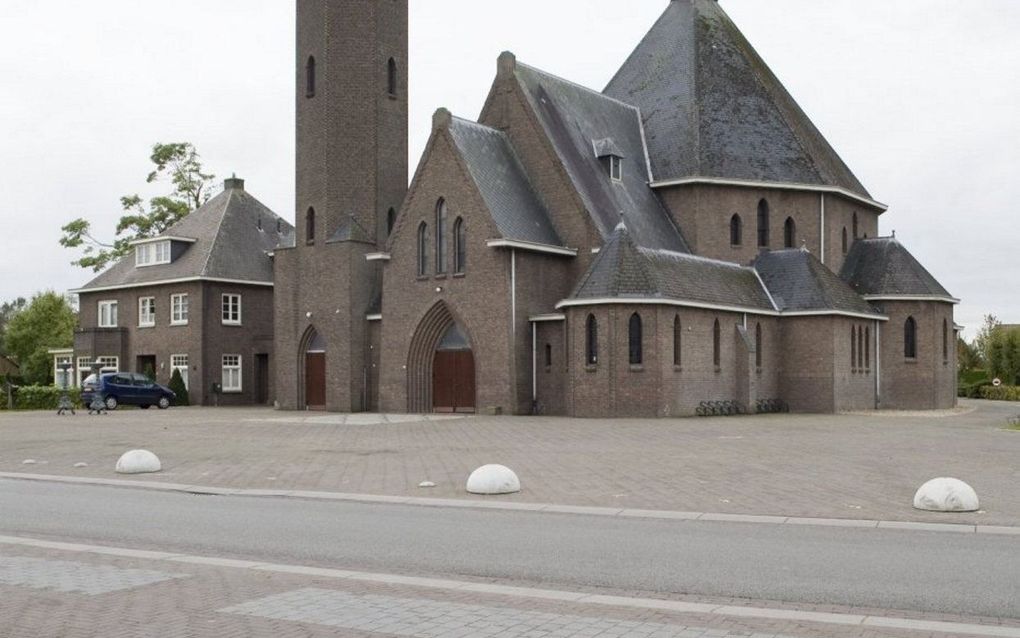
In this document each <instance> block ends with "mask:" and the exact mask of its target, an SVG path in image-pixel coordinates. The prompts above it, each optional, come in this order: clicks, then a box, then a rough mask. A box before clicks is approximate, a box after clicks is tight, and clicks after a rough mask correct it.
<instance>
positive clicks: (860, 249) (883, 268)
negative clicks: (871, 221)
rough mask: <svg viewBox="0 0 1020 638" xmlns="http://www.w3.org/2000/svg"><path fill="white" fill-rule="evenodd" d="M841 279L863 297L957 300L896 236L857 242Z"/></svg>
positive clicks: (844, 265)
mask: <svg viewBox="0 0 1020 638" xmlns="http://www.w3.org/2000/svg"><path fill="white" fill-rule="evenodd" d="M839 276H840V278H841V279H843V281H845V282H847V283H848V284H849V285H850V287H851V288H853V289H854V290H855V291H856V292H857V293H858V294H860V295H870V296H878V297H890V296H891V297H934V298H939V299H945V300H953V297H952V295H950V294H949V292H948V291H946V289H945V288H943V287H942V284H940V283H939V282H938V281H937V280H936V279H935V277H933V276H932V275H931V273H929V272H928V271H927V270H926V269H925V267H924V266H922V265H921V263H920V262H919V261H917V259H915V258H914V256H913V255H911V254H910V252H909V251H908V250H907V249H906V248H905V247H904V246H903V244H901V243H900V242H898V241H896V238H895V237H876V238H873V239H856V240H854V243H853V246H852V247H851V248H850V252H849V253H848V254H847V256H846V260H845V261H844V262H843V268H842V269H841V270H840V273H839ZM954 301H955V300H954Z"/></svg>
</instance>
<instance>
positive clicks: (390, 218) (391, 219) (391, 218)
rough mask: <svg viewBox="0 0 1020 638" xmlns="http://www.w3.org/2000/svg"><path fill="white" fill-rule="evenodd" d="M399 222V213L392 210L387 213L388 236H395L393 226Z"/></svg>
mask: <svg viewBox="0 0 1020 638" xmlns="http://www.w3.org/2000/svg"><path fill="white" fill-rule="evenodd" d="M396 222H397V211H395V210H393V209H392V208H391V209H389V211H387V212H386V236H387V237H388V236H390V235H392V234H393V224H395V223H396Z"/></svg>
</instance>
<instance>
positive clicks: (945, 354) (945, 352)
mask: <svg viewBox="0 0 1020 638" xmlns="http://www.w3.org/2000/svg"><path fill="white" fill-rule="evenodd" d="M942 363H949V322H948V321H946V320H945V319H943V320H942Z"/></svg>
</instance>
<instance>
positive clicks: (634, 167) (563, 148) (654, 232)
mask: <svg viewBox="0 0 1020 638" xmlns="http://www.w3.org/2000/svg"><path fill="white" fill-rule="evenodd" d="M503 56H504V58H503V59H501V61H502V60H506V61H508V62H510V63H511V64H512V68H513V73H514V77H515V78H516V79H517V81H518V83H519V85H520V86H521V87H522V88H523V90H524V94H525V96H526V98H527V100H528V103H529V104H530V106H531V109H532V111H533V112H534V113H535V115H536V117H537V118H538V120H539V122H540V123H541V126H542V129H543V130H544V132H545V134H546V136H547V137H548V139H549V141H550V143H551V144H552V146H553V148H554V149H555V151H556V154H557V156H558V158H559V160H560V162H561V163H562V165H563V167H564V169H565V170H566V172H567V175H568V176H569V177H570V181H571V182H572V183H573V185H574V188H575V189H576V190H577V193H578V195H579V196H580V198H581V201H582V202H583V203H584V206H585V208H586V209H587V211H588V213H589V214H590V215H591V218H592V221H593V222H594V225H595V227H596V228H597V229H598V231H599V233H600V234H601V235H602V238H603V239H604V240H605V239H607V238H608V237H609V236H610V235H611V234H612V233H613V229H614V228H616V225H617V224H618V223H619V222H620V220H621V219H623V220H624V221H625V222H626V224H627V227H628V228H629V229H630V232H631V233H633V237H634V240H635V241H636V242H637V243H638V244H639V245H641V246H647V247H649V248H664V249H668V250H674V251H679V252H690V249H689V248H688V247H687V243H686V242H685V241H684V238H683V236H682V235H681V233H680V230H679V229H678V228H677V227H676V224H674V223H673V220H672V218H671V217H670V216H669V213H668V212H667V211H666V209H665V207H664V206H663V205H662V202H660V201H659V198H658V196H657V195H656V194H655V192H654V191H653V190H652V189H651V188H649V186H648V182H649V175H648V163H647V153H646V150H645V143H644V133H643V131H642V128H641V114H640V112H639V111H638V110H637V109H636V108H634V107H633V106H630V105H628V104H624V103H623V102H620V101H618V100H615V99H613V98H611V97H607V96H605V95H602V94H601V93H599V92H597V91H593V90H591V89H588V88H585V87H583V86H580V85H578V84H574V83H572V82H568V81H567V80H564V79H562V78H558V77H556V76H554V75H550V74H548V73H545V72H543V71H540V70H538V69H536V68H533V67H530V66H527V65H525V64H521V63H520V62H516V60H513V58H512V55H511V54H509V53H504V54H503ZM501 66H502V65H501ZM607 138H609V139H611V140H612V143H613V147H614V149H615V151H614V152H616V153H618V154H619V155H618V156H620V157H623V158H624V159H623V173H622V180H619V181H614V180H612V179H611V178H610V177H609V173H608V171H607V169H606V167H605V165H604V164H603V161H602V160H600V159H599V158H598V157H597V153H596V150H595V145H596V143H597V142H598V141H599V140H605V139H607Z"/></svg>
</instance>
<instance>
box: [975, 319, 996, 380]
mask: <svg viewBox="0 0 1020 638" xmlns="http://www.w3.org/2000/svg"><path fill="white" fill-rule="evenodd" d="M1000 325H1001V324H1000V323H999V320H998V319H997V318H996V317H995V315H985V321H984V323H983V324H982V325H981V330H979V331H978V333H977V337H975V338H974V345H975V346H976V347H977V349H978V352H980V353H981V356H982V357H983V358H984V361H985V364H986V365H987V366H988V369H989V370H991V369H992V361H991V358H992V340H993V339H992V338H993V337H994V336H995V333H996V331H997V330H998V328H999V326H1000Z"/></svg>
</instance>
